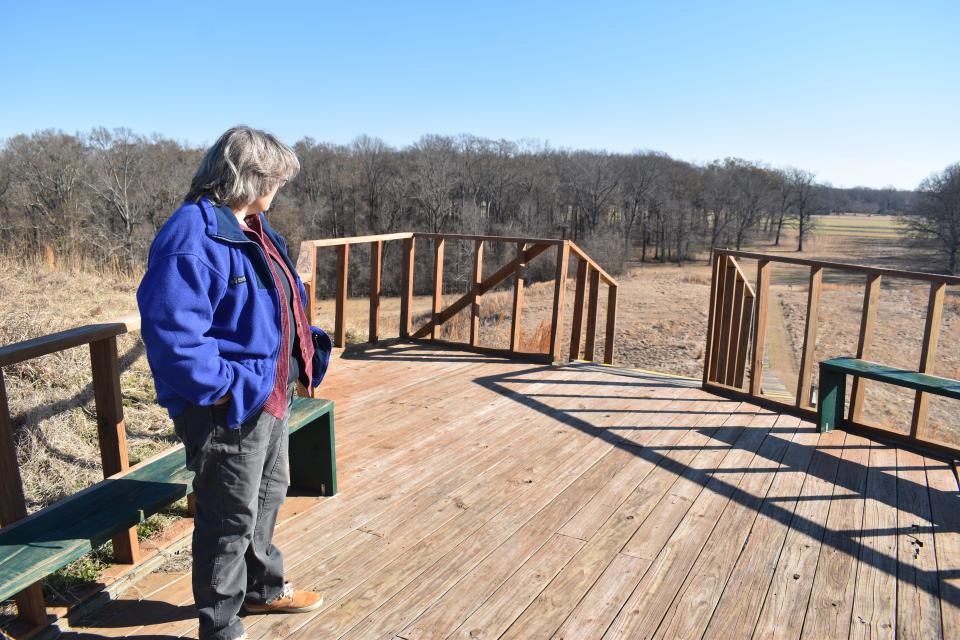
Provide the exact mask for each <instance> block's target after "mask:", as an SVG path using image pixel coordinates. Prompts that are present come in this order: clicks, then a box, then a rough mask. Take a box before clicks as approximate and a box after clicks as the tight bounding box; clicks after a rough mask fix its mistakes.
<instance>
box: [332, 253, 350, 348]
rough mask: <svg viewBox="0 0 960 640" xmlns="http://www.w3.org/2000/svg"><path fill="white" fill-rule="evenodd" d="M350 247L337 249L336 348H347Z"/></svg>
mask: <svg viewBox="0 0 960 640" xmlns="http://www.w3.org/2000/svg"><path fill="white" fill-rule="evenodd" d="M349 265H350V245H349V244H341V245H339V246H338V247H337V302H336V305H337V307H336V319H335V325H334V326H335V328H334V346H337V347H345V346H347V276H348V275H349V274H348V272H349V269H350V266H349Z"/></svg>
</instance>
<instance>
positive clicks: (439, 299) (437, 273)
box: [430, 238, 444, 340]
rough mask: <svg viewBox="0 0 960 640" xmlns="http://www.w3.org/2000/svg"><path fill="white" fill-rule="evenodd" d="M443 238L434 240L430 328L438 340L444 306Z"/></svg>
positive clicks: (433, 336) (434, 337)
mask: <svg viewBox="0 0 960 640" xmlns="http://www.w3.org/2000/svg"><path fill="white" fill-rule="evenodd" d="M443 245H444V242H443V238H435V239H434V242H433V325H432V326H431V328H430V337H431V338H433V339H434V340H436V339H437V338H439V337H440V309H441V308H442V306H443Z"/></svg>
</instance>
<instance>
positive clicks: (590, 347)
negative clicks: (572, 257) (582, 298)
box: [583, 269, 600, 362]
mask: <svg viewBox="0 0 960 640" xmlns="http://www.w3.org/2000/svg"><path fill="white" fill-rule="evenodd" d="M588 279H589V281H590V289H589V294H588V296H587V334H586V338H585V344H584V347H583V359H584V360H588V361H590V362H593V360H594V357H593V352H594V349H596V347H597V305H598V303H599V300H600V272H599V271H597V270H596V269H590V273H589V276H588Z"/></svg>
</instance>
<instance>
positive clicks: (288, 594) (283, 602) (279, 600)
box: [243, 582, 323, 613]
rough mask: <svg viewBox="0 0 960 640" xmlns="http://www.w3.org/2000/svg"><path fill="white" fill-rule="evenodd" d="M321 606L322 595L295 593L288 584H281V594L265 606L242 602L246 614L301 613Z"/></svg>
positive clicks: (312, 592) (311, 592)
mask: <svg viewBox="0 0 960 640" xmlns="http://www.w3.org/2000/svg"><path fill="white" fill-rule="evenodd" d="M322 604H323V594H322V593H317V592H316V591H295V590H294V588H293V585H292V584H290V583H289V582H285V583H284V584H283V593H281V594H280V595H279V596H277V597H276V598H274V599H273V600H271V601H270V602H268V603H266V604H254V603H252V602H244V603H243V609H244V611H246V612H247V613H301V612H304V611H313V610H314V609H317V608H319V607H320V606H321V605H322Z"/></svg>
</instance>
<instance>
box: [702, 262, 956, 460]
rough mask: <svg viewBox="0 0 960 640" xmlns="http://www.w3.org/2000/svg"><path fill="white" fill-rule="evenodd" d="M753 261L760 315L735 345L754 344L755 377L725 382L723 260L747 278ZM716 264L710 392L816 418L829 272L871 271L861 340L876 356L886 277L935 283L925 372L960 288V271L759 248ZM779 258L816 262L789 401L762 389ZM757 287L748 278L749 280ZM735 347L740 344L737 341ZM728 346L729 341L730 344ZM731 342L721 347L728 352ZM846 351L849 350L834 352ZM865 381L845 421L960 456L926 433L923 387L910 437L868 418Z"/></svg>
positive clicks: (861, 354) (862, 351)
mask: <svg viewBox="0 0 960 640" xmlns="http://www.w3.org/2000/svg"><path fill="white" fill-rule="evenodd" d="M738 258H740V259H750V260H756V261H757V287H756V294H755V295H756V300H755V304H753V305H752V306H753V307H754V308H755V310H756V312H755V313H754V314H753V318H752V319H751V322H750V326H749V327H746V328H745V330H744V331H742V332H740V333H739V334H738V335H731V336H730V339H731V340H733V341H734V342H735V343H736V346H735V347H730V349H734V350H736V351H737V352H738V353H743V352H744V351H745V350H747V349H749V350H750V351H751V353H752V357H751V358H750V375H749V378H744V379H742V380H740V379H738V380H737V382H736V384H731V383H730V380H729V379H728V380H726V381H721V380H717V377H716V376H715V375H713V371H714V368H715V367H716V360H715V358H716V354H717V352H718V345H717V335H718V331H719V330H718V327H722V326H728V325H730V324H731V323H732V322H734V321H735V320H731V318H730V317H729V312H730V308H731V307H730V305H728V304H724V301H723V299H722V298H724V297H726V295H727V294H728V293H729V292H725V291H724V284H725V281H724V279H723V278H722V277H721V276H720V275H718V273H719V271H721V270H722V269H723V268H729V266H730V265H728V266H727V267H721V265H722V264H723V263H724V262H725V261H726V262H729V263H731V265H732V266H733V267H735V268H736V273H737V274H738V277H739V278H743V280H744V282H745V281H746V278H745V277H743V273H742V271H741V270H740V266H739V265H738V264H737V263H736V260H737V259H738ZM711 261H712V263H713V272H714V276H713V279H712V281H711V287H710V313H709V316H708V332H707V350H706V351H705V353H706V354H707V357H706V358H705V360H704V375H703V382H702V386H703V388H704V389H706V390H709V391H712V392H716V393H720V394H726V395H732V396H733V397H737V398H741V399H747V400H749V401H751V402H755V403H757V404H760V405H762V406H769V407H771V408H774V409H776V410H781V411H786V412H790V413H795V414H798V415H801V416H804V417H809V416H811V415H815V408H814V407H813V406H812V405H811V404H810V402H809V395H810V391H811V388H812V385H813V368H814V365H815V358H814V345H815V344H816V343H817V330H818V322H817V319H818V315H819V304H820V291H821V286H822V282H823V272H824V270H831V271H842V272H846V273H856V274H861V275H863V276H864V293H863V302H862V304H861V317H860V330H859V334H858V340H857V349H856V357H857V358H860V359H867V358H869V357H870V351H871V348H872V342H873V332H874V327H875V325H876V317H877V310H878V308H879V297H880V291H881V290H880V283H881V280H882V278H883V277H890V278H902V279H908V280H917V281H922V282H928V283H929V284H930V295H929V301H928V303H927V313H926V320H925V324H924V334H923V343H922V347H921V352H920V353H921V356H920V362H919V365H918V371H919V372H921V373H930V372H931V371H932V369H933V363H934V361H935V359H936V351H937V346H938V338H939V334H940V327H941V322H942V315H943V301H944V294H945V291H946V288H947V286H948V285H960V276H951V275H946V274H936V273H923V272H917V271H901V270H898V269H889V268H884V267H870V266H863V265H855V264H846V263H841V262H829V261H824V260H809V259H805V258H796V257H791V256H781V255H778V254H766V253H756V252H749V251H734V250H731V249H715V250H714V251H713V254H712V256H711ZM773 263H780V264H787V265H795V266H804V267H808V268H809V270H810V273H809V283H808V290H807V291H808V295H807V308H806V316H805V317H806V319H805V327H804V332H803V346H802V350H801V355H800V361H799V363H798V364H799V367H798V368H799V375H798V378H797V386H796V392H795V395H794V400H793V402H790V403H788V402H784V401H782V400H778V399H776V398H772V397H768V396H764V395H763V394H762V389H761V379H762V373H763V350H764V345H765V338H766V323H767V307H768V301H769V295H770V294H769V289H770V278H771V271H770V269H771V266H772V264H773ZM745 283H746V285H747V286H749V283H748V282H745ZM731 344H733V343H731ZM725 346H726V345H725ZM723 348H724V347H721V348H720V350H721V351H722V350H723ZM833 355H846V354H833ZM865 382H866V380H865V379H861V378H860V377H859V376H855V377H854V380H853V386H852V389H851V393H850V404H849V410H848V416H847V420H846V421H845V424H846V425H848V427H849V428H851V429H852V430H859V431H862V432H865V433H869V434H872V435H874V436H876V435H878V434H879V435H882V436H885V437H888V438H890V439H892V440H897V441H902V442H904V443H906V444H908V445H919V446H922V447H925V448H928V449H934V450H937V451H941V452H948V453H951V454H956V453H960V447H958V446H956V445H954V444H950V443H942V442H938V441H935V440H932V439H930V438H928V437H926V434H925V428H926V422H927V400H928V398H927V394H924V393H923V392H920V391H918V392H917V393H916V395H915V397H914V405H913V413H912V417H911V421H910V432H909V436H907V435H904V434H900V433H897V432H895V431H893V430H891V429H890V428H888V427H885V426H882V425H878V424H872V423H868V422H866V421H865V420H864V418H863V405H864V398H865V391H864V389H865V386H864V385H865Z"/></svg>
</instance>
